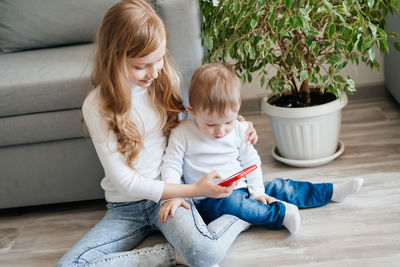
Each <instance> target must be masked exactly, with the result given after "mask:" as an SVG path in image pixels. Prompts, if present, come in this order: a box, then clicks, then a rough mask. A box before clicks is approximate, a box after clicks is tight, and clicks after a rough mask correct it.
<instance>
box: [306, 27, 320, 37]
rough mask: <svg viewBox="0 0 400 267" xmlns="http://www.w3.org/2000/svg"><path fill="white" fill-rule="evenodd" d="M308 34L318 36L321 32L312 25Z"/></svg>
mask: <svg viewBox="0 0 400 267" xmlns="http://www.w3.org/2000/svg"><path fill="white" fill-rule="evenodd" d="M308 34H309V35H312V36H317V35H318V34H319V32H318V30H317V29H316V28H314V27H310V29H309V31H308Z"/></svg>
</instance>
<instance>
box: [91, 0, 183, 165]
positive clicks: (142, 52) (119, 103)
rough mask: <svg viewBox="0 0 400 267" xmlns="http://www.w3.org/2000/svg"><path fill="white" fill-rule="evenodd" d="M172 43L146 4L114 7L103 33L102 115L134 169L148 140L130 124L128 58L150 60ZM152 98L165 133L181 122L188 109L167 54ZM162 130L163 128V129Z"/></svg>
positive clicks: (97, 80)
mask: <svg viewBox="0 0 400 267" xmlns="http://www.w3.org/2000/svg"><path fill="white" fill-rule="evenodd" d="M167 40H168V31H167V29H166V27H165V25H164V23H163V22H162V20H161V18H160V17H159V16H158V15H157V13H156V12H155V11H154V9H153V8H152V7H151V6H150V5H149V4H148V3H146V2H145V1H142V0H134V1H133V0H130V1H129V0H127V1H121V2H118V3H117V4H115V5H114V6H113V7H111V8H110V9H109V10H108V12H107V13H106V15H105V16H104V18H103V21H102V23H101V26H100V28H99V31H98V33H97V51H96V55H95V58H94V70H93V74H92V84H93V86H94V88H99V92H100V97H101V100H102V106H101V108H100V113H101V115H102V116H103V117H104V118H105V119H106V120H107V121H108V123H109V125H110V129H111V130H113V131H114V132H115V134H116V135H117V138H118V151H120V152H121V153H122V154H123V155H124V156H125V158H126V160H127V163H128V165H129V166H130V167H131V168H133V160H134V159H135V158H136V156H137V155H138V154H139V152H140V150H141V149H142V148H143V137H142V136H141V133H140V131H139V129H138V128H137V126H136V125H135V123H134V122H132V121H131V120H130V111H131V106H132V102H131V96H132V91H131V86H132V85H131V83H130V82H129V79H128V75H127V69H126V66H127V58H134V57H144V56H146V55H148V54H150V53H152V52H154V51H155V50H156V49H157V48H159V46H160V45H161V44H162V43H163V42H164V41H167ZM148 93H149V95H150V98H151V99H152V101H153V103H154V105H153V106H154V107H156V108H157V110H158V112H159V114H160V116H161V121H162V122H164V121H166V123H165V124H164V126H163V133H164V134H165V135H167V134H168V132H169V130H170V129H172V128H174V127H176V126H177V125H178V123H179V118H178V116H179V113H181V112H184V110H185V109H184V107H183V104H182V100H181V97H180V91H179V76H178V73H177V71H176V70H175V69H174V68H173V66H172V65H171V62H170V60H169V58H168V56H167V54H165V55H164V67H163V68H162V70H161V72H160V74H159V76H158V78H157V79H156V80H154V81H153V84H152V85H150V86H149V88H148ZM160 127H161V126H160Z"/></svg>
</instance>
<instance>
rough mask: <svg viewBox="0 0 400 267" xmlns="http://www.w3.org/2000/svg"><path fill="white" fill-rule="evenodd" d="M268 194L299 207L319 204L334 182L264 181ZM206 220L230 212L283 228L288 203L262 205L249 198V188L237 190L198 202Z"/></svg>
mask: <svg viewBox="0 0 400 267" xmlns="http://www.w3.org/2000/svg"><path fill="white" fill-rule="evenodd" d="M264 187H265V193H266V194H267V195H270V196H272V197H275V198H276V199H279V200H283V201H286V202H289V203H292V204H294V205H296V206H297V207H299V208H310V207H320V206H324V205H326V204H327V203H328V202H329V201H330V200H331V198H332V192H333V186H332V184H331V183H321V184H312V183H309V182H297V181H293V180H283V179H280V178H276V179H274V180H273V181H271V182H265V183H264ZM196 206H197V208H198V210H199V212H200V214H201V215H202V217H203V219H204V221H205V222H210V221H213V220H215V219H217V218H219V217H221V216H222V215H224V214H231V215H234V216H237V217H239V218H240V219H242V220H244V221H246V222H248V223H251V224H253V225H262V226H265V227H267V228H269V229H274V230H277V229H280V228H281V227H282V222H283V219H284V217H285V210H286V208H285V206H284V205H283V204H282V203H281V202H278V201H276V202H272V203H271V204H263V203H261V202H259V201H256V200H253V199H250V198H249V192H248V190H247V189H246V188H241V189H237V190H234V191H233V192H232V194H231V195H230V196H228V197H226V198H220V199H215V198H206V199H203V200H200V201H199V202H198V203H196Z"/></svg>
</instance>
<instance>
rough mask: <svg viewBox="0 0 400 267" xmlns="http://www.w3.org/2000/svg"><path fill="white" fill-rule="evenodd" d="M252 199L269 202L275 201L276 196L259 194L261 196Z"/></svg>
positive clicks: (264, 202)
mask: <svg viewBox="0 0 400 267" xmlns="http://www.w3.org/2000/svg"><path fill="white" fill-rule="evenodd" d="M254 200H257V201H258V202H261V203H263V204H269V203H272V202H275V201H276V198H274V197H271V196H268V195H261V196H258V197H255V198H254Z"/></svg>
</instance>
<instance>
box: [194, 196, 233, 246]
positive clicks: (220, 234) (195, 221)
mask: <svg viewBox="0 0 400 267" xmlns="http://www.w3.org/2000/svg"><path fill="white" fill-rule="evenodd" d="M189 203H190V210H191V213H192V217H193V221H194V225H195V226H196V229H197V230H198V231H199V232H200V233H201V234H202V235H203V236H204V237H206V238H208V239H211V240H218V239H219V238H220V237H221V236H222V235H223V234H224V233H225V232H226V231H228V229H229V228H230V227H231V226H232V225H233V224H234V223H235V222H237V221H238V220H239V218H236V219H234V220H232V223H230V224H228V225H226V226H225V227H224V228H223V231H222V232H219V233H218V235H217V234H213V233H211V234H212V237H210V236H209V235H208V234H205V233H203V231H202V230H201V229H200V227H199V226H198V222H197V220H196V217H195V215H194V213H193V205H194V204H193V203H192V202H191V201H190V202H189Z"/></svg>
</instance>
